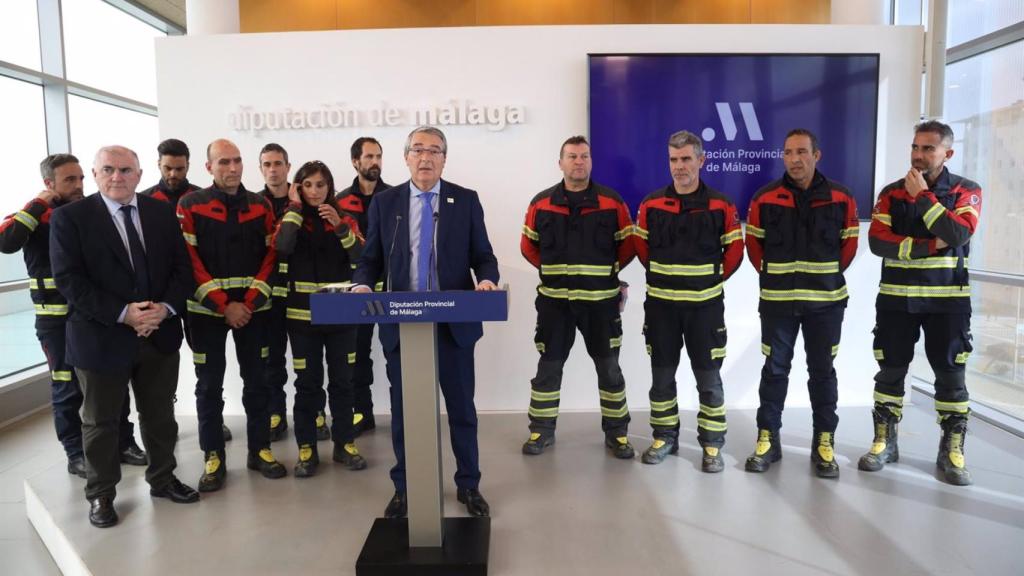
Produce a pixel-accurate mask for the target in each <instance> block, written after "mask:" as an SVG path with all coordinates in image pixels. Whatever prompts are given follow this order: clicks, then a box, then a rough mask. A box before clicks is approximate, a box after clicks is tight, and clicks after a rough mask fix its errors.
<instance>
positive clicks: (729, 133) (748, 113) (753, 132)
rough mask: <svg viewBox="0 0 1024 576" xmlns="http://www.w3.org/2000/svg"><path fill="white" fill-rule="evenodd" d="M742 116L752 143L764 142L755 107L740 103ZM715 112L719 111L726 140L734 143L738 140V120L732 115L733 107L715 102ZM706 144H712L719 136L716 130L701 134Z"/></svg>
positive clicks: (719, 118) (747, 103) (748, 103)
mask: <svg viewBox="0 0 1024 576" xmlns="http://www.w3.org/2000/svg"><path fill="white" fill-rule="evenodd" d="M739 107H740V115H741V116H742V117H743V125H744V126H745V127H746V129H747V135H748V136H749V137H750V140H751V141H759V140H764V136H762V135H761V125H760V124H759V123H758V121H757V113H756V112H754V105H753V104H752V103H750V102H740V103H739ZM715 110H717V111H718V121H719V122H721V123H722V131H723V132H724V133H725V139H726V140H728V141H729V142H732V141H733V140H735V139H736V132H737V129H736V118H735V117H734V116H733V114H732V105H731V104H729V103H728V102H715ZM700 135H701V138H703V139H704V141H705V142H711V141H712V140H714V139H715V136H717V133H716V132H715V129H714V128H711V127H710V126H709V127H707V128H705V129H704V130H703V131H702V132H701V133H700Z"/></svg>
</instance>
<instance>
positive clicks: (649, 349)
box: [645, 344, 651, 356]
mask: <svg viewBox="0 0 1024 576" xmlns="http://www.w3.org/2000/svg"><path fill="white" fill-rule="evenodd" d="M645 348H646V349H647V355H648V356H650V355H651V345H650V344H648V345H647V346H645Z"/></svg>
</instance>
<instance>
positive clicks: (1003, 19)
mask: <svg viewBox="0 0 1024 576" xmlns="http://www.w3.org/2000/svg"><path fill="white" fill-rule="evenodd" d="M1021 21H1024V2H1021V0H950V2H949V17H948V19H947V23H948V24H947V26H946V46H947V47H948V48H952V47H953V46H956V45H957V44H963V43H964V42H969V41H971V40H974V39H975V38H978V37H979V36H984V35H985V34H988V33H990V32H995V31H996V30H999V29H1002V28H1006V27H1007V26H1011V25H1013V24H1016V23H1018V22H1021Z"/></svg>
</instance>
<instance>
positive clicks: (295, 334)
mask: <svg viewBox="0 0 1024 576" xmlns="http://www.w3.org/2000/svg"><path fill="white" fill-rule="evenodd" d="M296 324H297V323H296ZM289 328H290V330H289V333H288V339H289V340H290V341H291V344H292V368H293V369H294V370H295V397H294V399H293V404H292V428H293V429H294V431H295V441H296V442H297V443H298V444H299V445H300V446H301V445H303V444H315V443H316V416H317V412H319V411H320V408H321V407H323V405H324V403H325V402H326V401H327V394H326V392H324V367H323V357H324V338H323V333H322V331H320V330H316V329H311V328H298V327H291V326H289ZM349 421H350V422H351V419H349Z"/></svg>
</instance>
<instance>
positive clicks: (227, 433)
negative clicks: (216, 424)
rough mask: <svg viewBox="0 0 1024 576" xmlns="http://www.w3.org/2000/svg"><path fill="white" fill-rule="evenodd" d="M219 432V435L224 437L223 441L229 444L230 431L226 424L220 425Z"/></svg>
mask: <svg viewBox="0 0 1024 576" xmlns="http://www.w3.org/2000/svg"><path fill="white" fill-rule="evenodd" d="M220 431H221V434H223V435H224V441H225V442H230V441H231V429H230V428H228V425H227V424H221V425H220Z"/></svg>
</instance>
